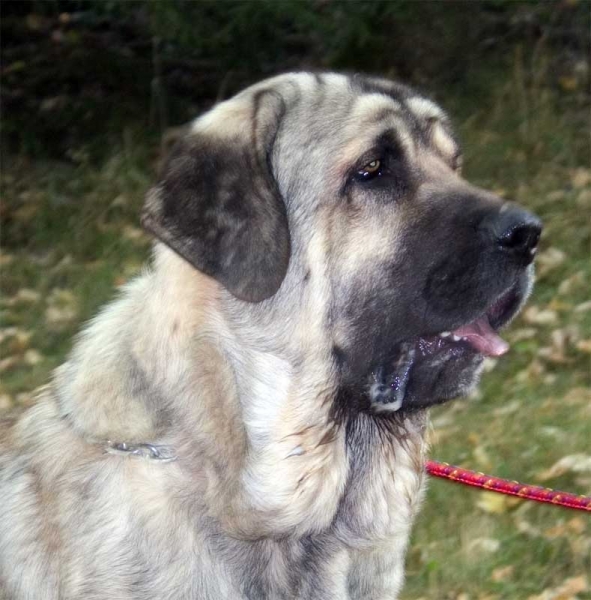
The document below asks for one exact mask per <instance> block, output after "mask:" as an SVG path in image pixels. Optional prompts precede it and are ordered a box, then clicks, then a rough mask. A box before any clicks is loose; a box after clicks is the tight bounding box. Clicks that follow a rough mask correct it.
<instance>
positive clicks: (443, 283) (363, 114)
mask: <svg viewBox="0 0 591 600" xmlns="http://www.w3.org/2000/svg"><path fill="white" fill-rule="evenodd" d="M460 165H461V151H460V147H459V145H458V142H457V140H456V138H455V136H454V134H453V132H452V129H451V125H450V123H449V120H448V118H447V117H446V115H445V114H444V112H443V111H442V110H441V109H440V108H439V107H438V106H437V105H436V104H434V103H433V102H431V101H429V100H427V99H425V98H424V97H422V96H420V95H418V94H417V93H416V92H414V91H413V90H411V89H410V88H408V87H405V86H402V85H399V84H394V83H391V82H389V81H385V80H381V79H375V78H365V77H345V76H342V75H336V74H321V75H312V74H309V73H300V74H287V75H283V76H279V77H276V78H274V79H271V80H268V81H265V82H262V83H260V84H258V85H256V86H253V87H251V88H248V89H247V90H246V91H244V92H242V93H241V94H239V95H237V96H236V97H234V98H232V99H231V100H228V101H226V102H223V103H221V104H220V105H218V106H217V107H215V108H214V109H213V110H211V111H210V112H209V113H207V114H205V115H204V116H203V117H201V118H200V119H198V120H196V121H195V122H194V124H193V125H192V128H191V130H190V132H189V133H188V135H187V136H186V137H185V139H183V140H182V141H181V142H180V143H179V144H178V145H177V147H176V149H175V150H174V151H173V152H172V154H171V156H170V158H169V159H168V162H167V164H166V166H165V168H164V170H163V174H162V177H161V180H160V182H159V183H158V184H157V186H156V187H155V188H154V189H153V190H152V191H151V192H150V194H149V196H148V200H147V203H146V207H145V210H144V214H143V223H144V225H145V227H146V228H147V229H148V230H149V231H151V232H152V233H154V234H155V235H156V236H157V237H158V238H159V239H160V240H161V241H163V242H164V243H165V244H167V245H168V246H170V247H171V248H172V249H173V250H175V251H176V252H177V253H178V254H180V255H181V256H183V257H184V258H185V259H186V260H187V261H189V262H190V263H191V264H192V265H193V266H194V267H195V268H196V269H198V270H199V271H201V272H203V273H205V274H207V275H209V276H211V277H213V278H215V279H216V280H217V281H218V282H219V283H220V284H221V286H223V288H224V289H225V292H224V293H226V294H228V296H231V297H232V298H233V302H235V303H241V304H243V305H244V310H245V311H246V312H248V311H252V310H254V309H253V308H252V305H253V304H257V308H256V310H259V309H260V311H267V312H269V314H274V315H275V319H276V324H277V327H284V326H285V322H286V320H289V321H290V322H292V323H293V322H295V323H297V314H298V312H299V313H301V314H304V313H305V314H312V313H314V321H315V322H316V323H320V324H321V327H322V329H323V339H324V340H325V342H326V344H327V347H329V348H330V352H329V353H328V354H327V360H330V361H332V365H333V372H334V373H336V378H337V381H338V383H337V385H338V386H339V388H340V390H341V393H339V394H338V398H339V400H338V402H339V403H340V408H341V409H342V408H345V409H347V410H349V409H351V410H374V411H397V410H399V409H401V408H402V409H403V410H410V409H413V408H420V407H423V406H427V405H430V404H434V403H438V402H442V401H444V400H447V399H450V398H454V397H457V396H460V395H464V394H466V393H467V392H468V391H469V390H470V389H471V387H472V386H473V385H474V384H475V382H476V380H477V375H478V371H479V366H480V364H481V362H482V360H483V357H485V356H498V355H501V354H503V353H504V352H505V351H506V350H507V344H506V343H505V342H504V341H503V340H502V339H501V338H500V337H499V335H498V333H497V331H498V330H499V329H500V328H501V327H503V326H504V325H506V324H507V323H508V322H509V321H510V320H511V319H512V317H513V316H514V315H515V314H516V313H517V311H518V310H519V308H520V307H521V305H522V304H523V302H524V300H525V298H526V296H527V294H528V292H529V290H530V287H531V278H532V269H531V263H532V260H533V257H534V254H535V251H536V247H537V243H538V239H539V235H540V231H541V226H540V223H539V221H538V220H537V219H536V218H535V217H534V216H533V215H531V214H529V213H528V212H526V211H524V210H522V209H520V208H518V207H517V206H515V205H513V204H511V203H508V202H505V201H503V200H501V199H500V198H498V197H496V196H495V195H493V194H492V193H490V192H487V191H485V190H482V189H479V188H476V187H474V186H472V185H470V184H469V183H468V182H467V181H465V180H464V179H463V178H462V177H461V173H460ZM306 311H307V312H306ZM300 325H301V324H300ZM304 326H305V325H304Z"/></svg>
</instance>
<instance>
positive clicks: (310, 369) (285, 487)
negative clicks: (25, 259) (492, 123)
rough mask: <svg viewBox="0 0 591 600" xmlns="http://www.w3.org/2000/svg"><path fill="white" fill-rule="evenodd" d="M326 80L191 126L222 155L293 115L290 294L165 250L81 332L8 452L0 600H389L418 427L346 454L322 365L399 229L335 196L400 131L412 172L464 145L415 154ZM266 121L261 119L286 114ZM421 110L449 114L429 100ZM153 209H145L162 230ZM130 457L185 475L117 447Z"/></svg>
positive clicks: (288, 180)
mask: <svg viewBox="0 0 591 600" xmlns="http://www.w3.org/2000/svg"><path fill="white" fill-rule="evenodd" d="M322 83H323V87H322V86H320V84H319V83H318V82H317V81H316V79H315V77H314V76H313V75H311V74H299V75H284V76H280V77H278V78H276V79H273V80H270V81H267V82H263V83H261V84H258V85H257V86H254V87H253V88H250V89H249V90H247V91H245V92H243V93H242V94H240V95H238V96H237V97H236V98H234V99H232V100H229V101H226V102H224V103H222V104H220V105H219V106H218V107H217V108H215V109H213V110H212V111H211V112H209V113H208V114H207V115H205V116H204V117H202V118H201V119H198V120H197V121H196V122H195V123H194V124H193V126H192V128H191V134H190V135H191V136H199V135H207V139H208V140H209V141H210V143H214V142H215V140H218V139H219V140H221V141H224V142H228V141H230V142H232V143H236V144H239V143H242V142H244V143H245V144H246V145H247V146H248V144H251V142H252V143H253V144H254V146H256V144H258V143H259V140H258V139H256V140H254V142H253V141H252V140H250V139H249V138H248V135H250V134H249V131H250V129H249V128H250V126H251V121H252V119H253V118H255V111H254V109H253V104H252V103H253V98H254V97H255V96H256V94H257V93H258V92H261V91H268V90H272V91H273V93H274V94H275V95H274V96H273V98H274V99H275V100H276V98H277V97H278V96H280V97H281V100H282V102H283V104H282V111H283V112H282V119H283V121H282V126H281V128H280V129H279V131H278V132H277V133H276V137H275V138H274V146H273V154H272V156H271V157H270V158H269V160H270V162H271V163H272V165H273V173H272V174H273V176H274V178H275V181H276V185H277V188H278V191H279V193H280V194H281V196H282V197H283V198H284V200H285V203H286V205H287V212H288V216H289V224H290V225H289V227H290V231H289V234H290V240H291V242H290V243H291V257H290V262H289V268H288V271H287V274H286V275H285V279H284V281H283V282H282V284H281V287H280V288H279V289H278V291H277V292H276V293H275V294H274V295H273V296H271V297H270V298H268V299H265V300H263V301H261V302H255V303H249V302H243V301H241V300H238V299H237V298H235V297H234V296H233V295H232V293H230V291H228V289H226V288H225V287H224V286H223V285H222V284H220V283H219V282H218V281H217V280H216V279H214V278H212V277H209V276H207V275H205V274H203V273H201V272H199V271H198V270H196V269H195V268H194V267H193V266H192V265H191V264H189V262H187V261H185V260H184V259H183V258H181V257H180V256H178V255H177V254H176V253H175V252H173V251H172V250H171V249H169V248H168V247H166V246H165V245H164V244H162V243H157V244H156V246H155V251H154V260H153V266H152V268H151V269H150V270H147V271H146V272H145V273H144V274H143V275H141V276H140V277H139V278H138V279H136V280H135V281H134V282H132V283H131V284H129V285H128V286H126V287H125V288H124V289H123V290H122V292H121V294H120V297H119V299H117V300H115V301H114V302H113V303H112V304H110V305H109V306H108V307H107V308H106V309H105V310H103V312H102V313H101V314H99V316H98V317H96V318H95V319H94V320H93V321H92V322H91V323H90V324H89V325H88V326H87V327H86V328H85V330H84V331H83V333H82V334H81V335H80V337H79V338H78V341H77V343H76V345H75V347H74V350H73V352H72V353H71V355H70V357H69V358H68V361H67V362H66V363H65V364H64V365H63V366H61V367H60V368H59V369H58V370H57V371H56V372H55V375H54V377H53V379H52V382H51V383H50V385H49V386H47V387H46V388H45V389H44V390H43V391H42V392H41V394H40V396H39V398H38V401H37V403H36V405H35V406H34V407H33V408H31V409H30V410H28V411H27V412H26V413H25V414H24V415H23V416H22V417H21V418H20V420H18V421H16V422H13V423H10V424H8V425H9V427H7V428H5V429H4V430H3V432H2V435H1V436H0V448H1V450H2V452H1V455H0V496H1V498H2V502H1V503H0V597H1V598H3V599H4V598H6V599H7V600H8V599H10V600H25V599H26V600H34V599H38V600H74V599H76V600H80V599H84V600H99V599H101V600H103V599H117V600H127V599H129V600H131V599H133V600H148V599H154V600H155V599H158V600H165V599H169V600H185V599H186V600H188V599H194V600H239V599H247V598H248V599H251V600H264V599H269V600H280V599H296V598H297V599H302V600H304V599H310V600H311V599H317V600H337V599H339V600H342V599H345V598H349V599H351V600H352V599H358V600H362V599H363V600H378V599H381V600H385V599H393V598H396V597H397V595H398V592H399V590H400V588H401V585H402V581H403V565H404V554H405V550H406V546H407V543H408V538H409V534H410V528H411V525H412V522H413V520H414V517H415V516H416V514H417V511H418V509H419V506H420V503H421V499H422V495H423V488H424V475H423V460H424V455H425V451H426V448H425V442H424V429H425V422H426V417H425V414H424V412H422V411H419V412H416V413H409V415H407V416H405V417H404V418H401V419H400V420H398V421H397V422H396V424H395V425H392V429H389V430H387V431H386V430H384V431H380V430H379V429H376V425H375V422H374V419H373V417H372V415H361V416H360V417H359V422H358V428H357V430H356V433H355V435H356V436H357V437H353V439H351V438H350V437H349V438H348V437H347V435H348V434H347V431H346V425H345V422H344V421H342V420H339V418H338V417H337V416H336V413H335V395H336V393H337V388H338V385H339V382H338V376H339V375H338V373H337V369H336V367H335V363H334V360H333V357H332V352H333V349H334V347H335V345H338V344H339V343H341V342H343V341H346V340H347V336H348V335H349V329H348V328H347V326H346V324H343V323H341V322H340V321H338V322H337V321H334V312H335V311H339V310H341V311H342V307H343V306H346V301H347V298H342V297H340V296H339V294H340V293H341V292H339V290H340V289H341V288H339V287H338V286H339V285H340V282H348V281H349V280H351V279H352V278H353V277H357V276H359V275H360V274H361V275H363V274H364V273H366V272H368V271H371V270H372V269H373V268H374V264H375V263H376V261H378V262H379V261H380V260H385V259H386V257H387V256H389V255H391V254H396V253H397V252H400V253H402V249H399V237H400V235H401V233H402V232H403V231H404V227H405V226H406V225H405V223H404V222H403V221H402V220H401V221H397V222H396V223H394V224H393V223H392V222H391V221H389V222H384V221H383V218H382V212H379V210H377V209H376V210H373V212H372V210H370V209H368V211H367V212H365V213H363V214H360V213H359V212H355V210H354V209H352V208H351V207H349V206H347V204H346V202H344V201H339V202H334V201H333V200H332V199H333V198H334V197H335V195H337V194H338V190H339V185H340V183H339V182H340V181H341V179H342V174H343V172H346V171H347V169H350V168H351V164H352V162H353V161H354V160H356V158H357V157H358V156H359V155H360V153H363V152H365V151H367V150H368V145H369V144H370V140H371V138H372V136H374V135H375V131H374V126H375V128H378V127H382V128H383V127H384V126H385V125H388V126H391V127H394V128H397V130H398V131H399V132H401V136H402V138H403V139H404V140H405V141H404V144H405V145H406V146H407V148H406V151H407V154H408V155H409V156H412V157H414V159H413V160H417V161H418V160H419V158H420V159H421V160H423V161H424V163H423V164H429V161H432V163H433V165H434V166H433V169H434V170H437V168H439V167H437V165H438V164H439V162H440V161H442V160H447V159H448V155H449V154H450V152H451V149H452V146H453V141H452V140H451V138H449V137H448V136H447V134H446V133H445V131H444V130H443V129H442V128H437V129H435V130H434V133H433V135H434V137H435V144H436V146H437V148H439V152H440V155H439V156H438V155H437V153H436V152H433V153H431V154H430V155H429V156H422V157H420V156H419V153H418V151H417V150H416V148H415V147H414V146H415V145H414V142H413V140H412V138H411V133H410V132H411V129H410V128H409V127H408V126H407V125H406V124H405V121H404V119H403V118H402V117H401V116H399V114H398V111H400V110H402V109H401V104H400V103H397V102H395V101H393V100H392V99H391V98H388V97H387V96H386V95H382V94H377V93H372V94H366V95H361V96H360V97H359V98H354V97H353V96H354V93H353V91H352V87H351V85H350V82H349V79H348V78H346V77H343V76H340V75H334V74H329V75H325V76H324V79H323V82H322ZM316 96H318V98H322V99H323V102H324V104H322V108H320V109H319V108H318V106H316V105H315V104H314V102H313V101H314V99H315V98H316ZM302 98H303V99H306V100H309V102H304V101H302ZM275 100H273V101H274V102H275ZM347 100H348V101H350V102H349V104H347V102H346V101H347ZM276 104H277V103H276V102H275V104H272V105H271V106H270V107H268V106H267V105H266V104H264V105H263V107H262V108H261V111H262V112H261V111H259V113H256V118H257V119H260V120H261V122H262V123H263V124H265V123H266V122H267V121H269V120H272V119H273V118H275V117H274V115H276V114H277V106H276ZM409 106H411V107H413V110H415V109H416V116H417V118H431V117H433V116H435V117H437V118H439V116H440V112H439V109H438V108H437V107H436V106H435V105H433V104H432V103H430V102H428V101H426V100H422V99H420V98H418V97H417V98H415V99H414V100H412V101H410V102H409ZM384 109H386V110H385V111H384ZM318 111H320V112H318ZM380 111H382V112H383V113H384V116H383V119H377V115H378V114H379V113H380ZM426 113H428V114H427V116H426V117H425V114H426ZM376 119H377V120H376ZM386 122H387V123H386ZM376 131H377V129H376ZM310 140H319V141H318V144H312V143H311V141H310ZM298 148H299V149H302V148H304V149H305V152H304V151H303V150H302V151H298ZM298 152H299V153H298ZM441 155H443V157H444V158H442V156H441ZM179 165H181V166H182V163H181V162H179ZM441 169H442V173H443V174H444V175H445V177H448V178H451V179H453V178H454V177H455V176H454V175H453V174H452V173H451V172H449V168H448V167H441ZM446 169H447V171H446ZM302 182H303V183H302ZM162 193H163V192H162V189H161V188H155V190H154V191H152V192H151V194H150V195H149V197H148V201H147V206H148V210H150V211H152V214H153V215H156V217H158V216H159V211H160V210H161V209H160V207H159V203H160V202H161V200H162V199H161V195H162ZM401 210H402V209H401ZM404 210H407V209H403V212H402V214H411V213H410V212H408V211H409V210H411V209H408V211H407V212H406V213H405V212H404ZM409 219H410V217H409ZM385 239H387V240H388V246H387V247H386V245H385V244H384V240H385ZM388 253H389V254H388ZM304 281H306V282H307V283H306V284H305V285H304V283H303V282H304ZM360 281H362V282H363V277H362V278H361V279H360ZM368 286H369V284H368ZM370 292H371V290H370V288H369V287H368V288H367V289H364V287H363V283H361V284H360V286H359V289H358V290H357V293H358V295H359V296H360V297H363V295H364V294H369V293H370ZM339 307H341V308H339ZM387 317H388V318H395V315H392V316H390V315H387ZM365 429H367V431H368V432H369V431H371V432H372V436H370V437H371V439H372V440H373V441H372V442H371V443H369V442H368V441H367V439H369V438H367V439H366V436H365V434H364V432H365ZM123 442H125V443H127V444H138V443H151V444H156V445H158V446H162V447H165V448H167V449H171V450H172V452H174V455H175V456H176V460H174V461H171V462H162V461H158V460H152V459H149V458H145V457H140V456H134V455H132V454H130V453H126V452H123V451H122V452H113V451H112V449H113V447H114V445H116V444H120V443H123Z"/></svg>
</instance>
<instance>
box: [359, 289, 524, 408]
mask: <svg viewBox="0 0 591 600" xmlns="http://www.w3.org/2000/svg"><path fill="white" fill-rule="evenodd" d="M522 299H523V293H522V291H521V286H520V285H519V283H517V284H515V285H514V286H512V287H511V288H510V289H509V290H508V291H506V292H505V293H503V294H502V295H501V296H500V297H498V298H497V299H495V300H494V301H493V303H492V304H491V305H490V306H489V307H488V308H487V309H486V310H485V311H484V313H482V314H481V315H480V316H478V317H477V318H476V319H474V320H473V321H470V322H468V323H466V324H463V325H460V326H459V327H457V328H455V329H450V330H449V331H442V332H440V333H438V334H435V335H428V336H419V337H417V338H415V339H412V340H407V341H404V342H402V343H401V344H399V345H398V347H397V348H396V350H397V352H396V358H395V359H394V361H393V362H392V363H391V364H389V365H388V366H387V367H379V368H378V369H376V370H374V371H373V372H372V377H371V382H370V389H369V395H370V398H371V402H372V405H373V407H374V408H375V409H376V410H378V411H381V410H387V411H397V410H399V409H400V408H401V407H402V405H403V402H404V399H405V397H406V396H407V388H408V387H409V382H410V381H411V379H412V375H413V371H415V370H416V368H417V366H419V365H421V364H423V363H426V362H429V364H430V365H432V367H433V370H435V371H438V370H440V369H442V368H443V367H444V366H446V365H448V364H451V363H453V362H454V361H455V362H457V363H458V364H464V363H465V362H466V361H469V362H470V365H471V366H473V367H474V368H475V367H476V366H478V365H479V364H480V363H481V362H482V359H483V358H484V357H487V356H488V357H497V356H501V355H503V354H505V353H506V352H507V351H508V350H509V344H508V343H507V342H506V341H505V340H504V339H503V338H502V337H501V336H500V335H499V334H498V330H499V329H500V328H501V327H503V326H504V325H506V324H507V323H508V322H509V321H510V320H511V318H512V317H513V316H514V315H515V314H516V312H517V310H518V308H519V306H520V304H521V302H522Z"/></svg>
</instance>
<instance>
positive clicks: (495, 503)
mask: <svg viewBox="0 0 591 600" xmlns="http://www.w3.org/2000/svg"><path fill="white" fill-rule="evenodd" d="M476 506H477V507H478V508H480V509H481V510H483V511H484V512H487V513H491V514H495V515H500V514H503V513H505V512H507V509H508V508H509V504H508V502H507V496H504V495H503V494H496V493H495V492H482V493H481V494H480V497H479V499H478V501H477V502H476Z"/></svg>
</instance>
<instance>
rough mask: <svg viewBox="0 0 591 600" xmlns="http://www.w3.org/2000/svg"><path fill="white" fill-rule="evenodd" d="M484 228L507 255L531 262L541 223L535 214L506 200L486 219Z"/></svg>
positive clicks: (540, 230)
mask: <svg viewBox="0 0 591 600" xmlns="http://www.w3.org/2000/svg"><path fill="white" fill-rule="evenodd" d="M486 229H487V230H488V231H489V232H490V233H492V235H493V238H494V241H495V243H496V244H497V247H498V248H499V249H500V250H501V251H502V252H504V253H505V254H506V255H507V256H510V257H512V258H514V259H515V260H518V261H519V262H520V263H521V264H524V265H529V263H531V262H532V260H533V259H534V256H535V253H536V248H537V246H538V242H539V241H540V234H541V233H542V223H541V221H540V220H539V219H538V218H537V217H536V216H535V215H532V214H531V213H529V212H527V211H526V210H523V209H522V208H519V207H518V206H515V205H514V204H511V203H509V202H507V203H505V204H503V206H502V207H501V210H500V211H499V212H498V213H497V214H496V216H495V217H494V218H493V219H490V220H488V223H487V226H486Z"/></svg>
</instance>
